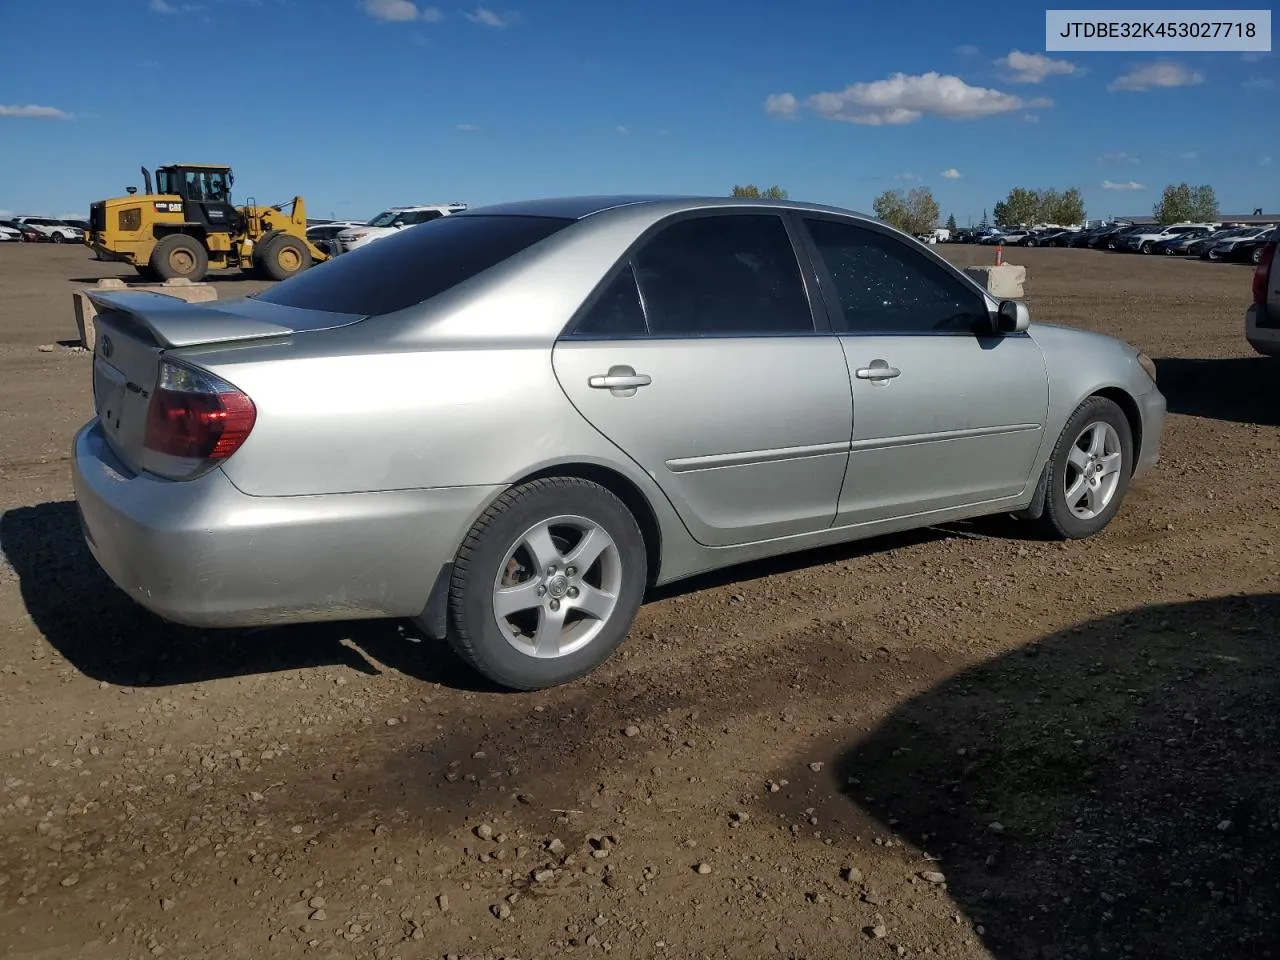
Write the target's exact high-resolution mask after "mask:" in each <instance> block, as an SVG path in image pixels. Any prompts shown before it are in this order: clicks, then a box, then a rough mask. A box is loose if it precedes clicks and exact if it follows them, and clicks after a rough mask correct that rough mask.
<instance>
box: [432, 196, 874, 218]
mask: <svg viewBox="0 0 1280 960" xmlns="http://www.w3.org/2000/svg"><path fill="white" fill-rule="evenodd" d="M620 207H631V208H643V207H648V208H661V210H660V211H659V210H651V212H655V213H657V212H661V213H662V214H664V215H665V214H671V213H680V212H682V211H684V210H703V209H707V208H714V207H761V208H763V209H772V210H801V211H809V212H811V213H838V214H842V215H845V216H849V215H853V216H857V217H863V218H866V219H870V218H869V217H868V216H867V214H864V213H859V212H858V211H855V210H846V209H842V208H840V207H832V206H828V205H826V204H819V203H804V202H802V201H798V200H761V199H754V198H748V197H713V196H697V195H692V196H690V195H681V194H613V195H600V196H580V197H546V198H543V199H540V200H517V201H513V202H509V203H496V204H491V205H489V206H487V207H473V208H472V209H470V210H467V211H465V212H464V213H458V214H454V216H460V217H466V216H476V215H480V216H525V217H559V218H562V219H565V220H582V219H585V218H586V217H590V216H593V215H595V214H598V213H604V212H605V211H607V210H616V209H618V208H620Z"/></svg>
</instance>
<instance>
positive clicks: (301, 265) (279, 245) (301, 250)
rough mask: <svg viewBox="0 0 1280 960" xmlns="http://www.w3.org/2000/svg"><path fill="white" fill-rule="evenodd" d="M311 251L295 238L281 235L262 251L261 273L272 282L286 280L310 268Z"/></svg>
mask: <svg viewBox="0 0 1280 960" xmlns="http://www.w3.org/2000/svg"><path fill="white" fill-rule="evenodd" d="M311 262H312V260H311V251H310V250H308V249H307V245H306V244H305V243H303V242H302V241H301V240H299V239H298V238H297V237H295V236H293V235H291V234H287V233H282V234H280V235H278V236H276V237H274V238H272V240H271V241H270V242H269V243H268V244H267V246H266V249H264V250H263V251H262V271H263V272H264V273H265V274H266V275H267V277H268V278H270V279H272V280H288V279H289V278H290V277H292V276H294V275H295V274H298V273H301V272H302V271H303V270H306V269H307V268H308V267H310V266H311Z"/></svg>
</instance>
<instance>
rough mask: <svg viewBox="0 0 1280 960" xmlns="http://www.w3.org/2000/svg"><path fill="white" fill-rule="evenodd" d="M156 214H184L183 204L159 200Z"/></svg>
mask: <svg viewBox="0 0 1280 960" xmlns="http://www.w3.org/2000/svg"><path fill="white" fill-rule="evenodd" d="M156 212H157V213H181V212H182V204H181V203H172V202H170V201H168V200H157V201H156Z"/></svg>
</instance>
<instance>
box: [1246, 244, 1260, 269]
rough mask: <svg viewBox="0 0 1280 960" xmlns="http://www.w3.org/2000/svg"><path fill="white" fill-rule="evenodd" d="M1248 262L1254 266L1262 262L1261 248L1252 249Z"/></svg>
mask: <svg viewBox="0 0 1280 960" xmlns="http://www.w3.org/2000/svg"><path fill="white" fill-rule="evenodd" d="M1249 262H1250V263H1252V264H1254V265H1255V266H1256V265H1258V264H1259V263H1261V262H1262V248H1261V247H1254V248H1253V252H1252V253H1251V254H1249Z"/></svg>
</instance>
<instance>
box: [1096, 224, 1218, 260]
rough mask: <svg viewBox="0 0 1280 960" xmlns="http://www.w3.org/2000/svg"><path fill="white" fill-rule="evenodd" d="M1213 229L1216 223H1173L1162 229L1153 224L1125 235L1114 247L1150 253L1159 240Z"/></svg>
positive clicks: (1158, 225)
mask: <svg viewBox="0 0 1280 960" xmlns="http://www.w3.org/2000/svg"><path fill="white" fill-rule="evenodd" d="M1215 227H1217V224H1216V223H1175V224H1172V225H1170V226H1167V227H1162V226H1160V224H1158V223H1155V224H1152V225H1151V228H1150V229H1149V230H1135V231H1134V232H1133V233H1126V234H1125V235H1124V237H1123V238H1121V240H1120V242H1119V243H1118V244H1116V246H1117V247H1118V248H1119V249H1121V250H1130V251H1136V252H1138V253H1150V252H1151V249H1152V247H1154V246H1155V245H1156V244H1157V243H1159V242H1160V241H1161V240H1173V239H1175V238H1177V237H1178V236H1179V235H1180V234H1183V233H1193V232H1196V231H1200V230H1212V229H1214V228H1215Z"/></svg>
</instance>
